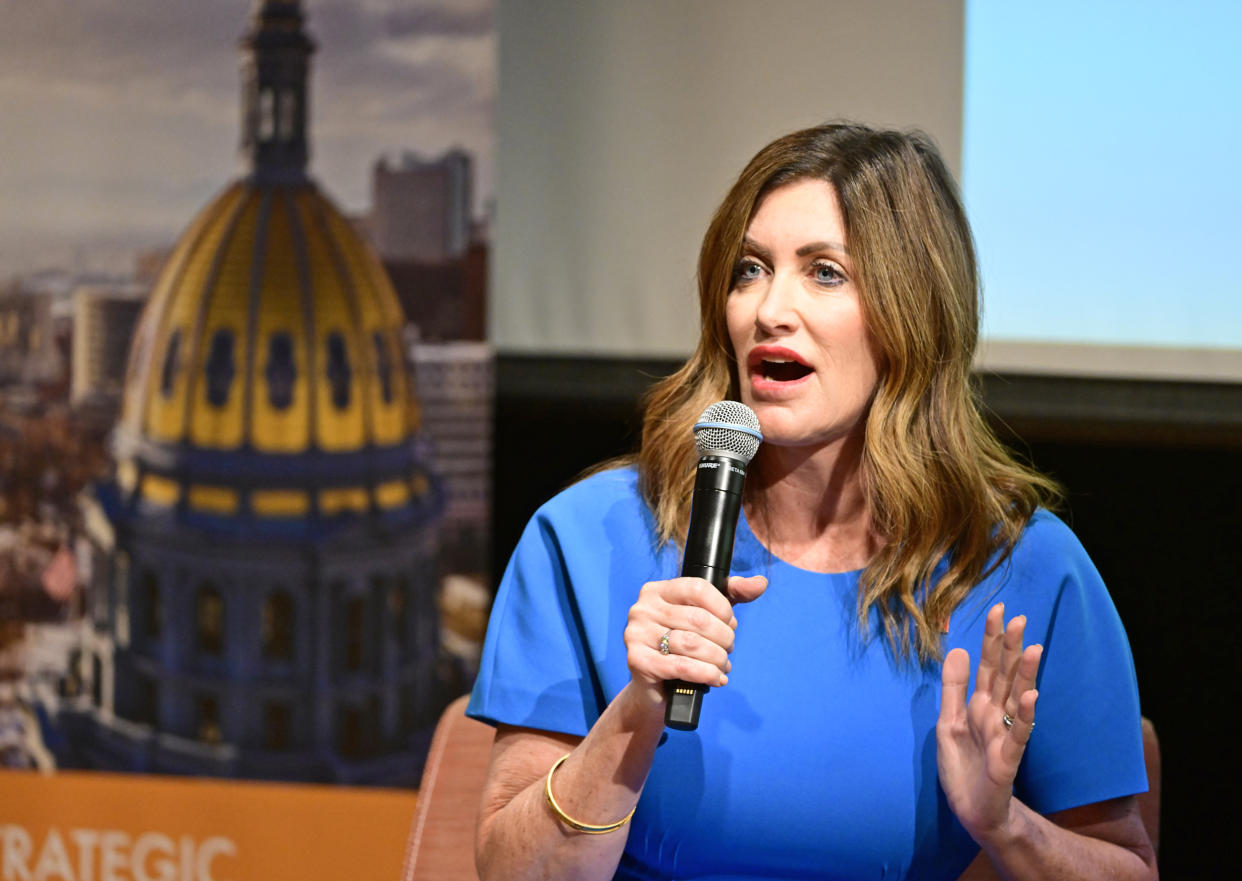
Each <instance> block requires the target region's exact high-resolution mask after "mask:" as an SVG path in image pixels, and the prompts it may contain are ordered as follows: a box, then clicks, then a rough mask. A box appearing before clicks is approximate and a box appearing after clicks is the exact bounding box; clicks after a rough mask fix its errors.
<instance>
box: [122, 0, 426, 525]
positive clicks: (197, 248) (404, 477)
mask: <svg viewBox="0 0 1242 881" xmlns="http://www.w3.org/2000/svg"><path fill="white" fill-rule="evenodd" d="M242 46H243V47H244V49H245V50H246V59H245V61H244V63H243V81H244V87H243V105H244V108H245V112H244V114H243V115H244V135H243V149H244V151H245V152H246V155H247V156H248V157H249V163H250V173H249V174H247V175H246V176H244V177H243V178H242V179H240V180H238V181H236V182H234V183H233V184H231V185H229V186H228V187H226V188H225V189H224V191H223V192H222V193H220V194H219V195H218V196H217V197H216V198H215V199H214V200H213V201H212V202H211V203H210V204H209V205H208V206H207V207H206V208H205V209H203V210H202V212H200V214H199V215H198V217H197V218H196V219H195V220H194V221H193V222H192V223H191V225H190V227H189V229H188V230H187V231H186V232H185V233H184V234H183V235H182V237H181V239H180V241H179V242H178V243H177V245H176V247H175V249H174V250H173V253H172V255H171V257H170V259H169V260H168V263H167V265H166V266H165V268H164V270H163V272H162V274H161V276H160V278H159V279H158V281H157V282H156V285H155V288H154V290H153V292H152V294H151V297H150V299H149V301H148V304H147V307H146V309H145V310H144V313H143V316H142V318H141V320H140V322H139V325H138V330H137V332H136V335H135V339H134V343H133V346H132V349H131V352H130V361H129V367H128V375H127V379H126V385H125V388H126V391H125V399H124V406H123V412H122V417H121V421H120V424H119V425H118V427H117V431H116V433H115V453H116V457H117V462H118V470H117V478H118V479H117V486H118V489H119V491H120V496H121V498H120V499H118V502H119V504H120V505H121V506H122V507H126V508H128V509H130V510H133V511H137V510H138V509H139V508H140V507H141V508H143V509H144V510H151V511H155V512H159V511H164V512H167V513H169V514H174V515H177V516H180V517H184V518H189V520H190V521H192V522H194V523H196V524H199V525H207V526H216V527H221V528H225V529H228V530H229V531H235V532H241V533H243V534H244V533H251V532H254V531H256V530H257V532H256V533H255V534H263V533H264V532H266V531H270V530H275V531H277V532H281V533H289V532H290V531H292V532H294V533H298V532H303V533H307V534H308V535H316V536H317V535H320V534H322V531H323V529H324V528H326V527H327V526H328V524H329V523H330V521H332V520H333V519H334V518H338V517H342V516H348V515H378V516H380V517H382V518H383V519H385V520H388V521H392V520H394V519H395V520H398V521H401V520H405V519H409V518H412V517H414V518H417V517H418V516H419V515H420V513H427V512H429V511H430V510H431V507H433V506H432V505H431V503H432V501H433V499H432V498H431V496H432V495H433V493H432V492H431V490H432V483H431V481H430V479H429V477H428V475H427V473H426V470H425V468H424V466H423V464H422V458H421V457H420V455H419V446H418V444H417V443H416V433H417V429H418V410H417V404H416V401H415V398H414V393H413V383H412V377H411V375H410V372H409V370H408V368H407V359H406V357H405V351H404V342H403V337H402V329H403V326H404V317H403V314H402V311H401V307H400V304H399V303H398V301H397V297H396V295H395V293H394V291H393V289H392V285H391V282H390V281H389V279H388V276H387V274H386V273H385V271H384V269H383V267H382V266H381V265H380V262H379V260H378V258H377V257H376V256H375V254H374V252H373V251H372V249H371V248H370V246H369V245H368V244H367V243H366V242H365V241H364V240H363V239H362V238H361V237H360V236H359V234H358V233H357V231H356V230H355V228H354V226H353V224H352V223H351V222H350V221H349V220H347V219H346V218H345V217H344V216H343V215H342V214H341V212H340V211H339V210H337V208H336V207H335V206H334V205H333V204H332V203H331V201H330V200H329V199H328V198H326V197H325V196H324V195H323V194H322V193H321V192H320V190H319V188H318V187H317V186H316V184H315V182H314V181H313V180H312V179H311V178H310V177H309V176H308V175H307V174H306V158H307V152H308V151H307V146H306V142H307V140H306V131H305V129H306V119H307V110H306V106H307V102H306V95H307V87H306V80H307V73H308V61H309V57H310V54H311V52H312V50H313V44H312V42H311V40H310V39H309V38H308V37H307V36H306V35H305V33H304V32H303V30H302V13H301V5H300V3H297V2H287V0H264V2H259V3H257V4H256V6H255V9H254V11H253V14H252V18H251V28H250V31H249V33H248V34H247V35H246V36H245V37H244V38H243V40H242ZM308 530H309V532H307V531H308Z"/></svg>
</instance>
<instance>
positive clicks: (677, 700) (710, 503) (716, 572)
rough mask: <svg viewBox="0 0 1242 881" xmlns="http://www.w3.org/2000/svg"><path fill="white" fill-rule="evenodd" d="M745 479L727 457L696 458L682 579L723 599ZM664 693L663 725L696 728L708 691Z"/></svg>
mask: <svg viewBox="0 0 1242 881" xmlns="http://www.w3.org/2000/svg"><path fill="white" fill-rule="evenodd" d="M745 480H746V467H745V465H744V464H743V463H741V462H740V461H738V460H737V459H734V458H733V457H731V456H722V455H715V454H709V455H705V456H703V457H702V458H700V459H699V465H698V470H697V472H696V475H695V480H694V496H693V497H692V499H691V503H690V529H689V531H688V533H687V534H686V553H685V558H684V559H683V561H682V566H681V574H682V575H683V576H692V577H696V578H703V579H706V580H707V581H709V582H711V583H712V584H713V585H715V587H716V589H717V590H719V591H720V592H721V593H722V594H725V595H726V596H727V595H728V584H729V564H730V563H731V562H732V561H733V538H734V535H735V534H736V532H737V518H738V514H739V513H741V510H742V485H743V483H744V482H745ZM666 688H667V690H668V705H667V707H666V708H665V711H664V723H665V724H666V725H668V727H669V728H676V729H678V730H679V731H693V730H694V729H696V728H698V727H699V713H700V712H701V710H702V709H703V695H705V694H707V691H708V686H706V685H699V684H697V683H691V682H682V681H681V680H679V679H673V680H669V682H668V683H667V685H666Z"/></svg>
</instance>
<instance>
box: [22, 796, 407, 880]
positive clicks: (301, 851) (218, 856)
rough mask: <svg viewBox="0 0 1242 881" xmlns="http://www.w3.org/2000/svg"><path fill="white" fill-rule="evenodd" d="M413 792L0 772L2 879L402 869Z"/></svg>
mask: <svg viewBox="0 0 1242 881" xmlns="http://www.w3.org/2000/svg"><path fill="white" fill-rule="evenodd" d="M416 801H417V795H416V793H414V792H409V791H404V790H384V789H359V788H351V787H339V786H319V785H308V784H292V785H284V784H272V783H254V782H248V781H234V780H227V781H225V780H214V779H211V780H208V779H195V778H169V777H156V776H146V775H137V774H132V775H131V774H103V773H81V772H60V773H56V774H50V775H40V774H36V773H32V772H23V771H0V879H3V881H284V879H289V881H319V879H322V881H340V879H342V878H360V879H361V878H365V879H381V881H386V879H393V881H395V879H397V878H399V877H400V872H401V863H402V859H403V857H404V852H405V842H406V837H407V836H408V834H409V829H410V822H411V820H412V819H413V816H414V805H415V802H416Z"/></svg>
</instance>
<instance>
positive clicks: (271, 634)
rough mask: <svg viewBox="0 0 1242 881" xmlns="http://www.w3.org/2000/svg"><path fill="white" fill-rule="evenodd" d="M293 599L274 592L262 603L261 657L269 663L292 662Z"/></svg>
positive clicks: (280, 592)
mask: <svg viewBox="0 0 1242 881" xmlns="http://www.w3.org/2000/svg"><path fill="white" fill-rule="evenodd" d="M293 619H294V616H293V597H292V595H290V594H289V592H288V591H285V590H276V591H273V592H272V593H270V594H268V595H267V599H266V600H264V601H263V621H262V638H263V657H265V658H267V659H268V660H269V661H292V660H293V634H294V627H293Z"/></svg>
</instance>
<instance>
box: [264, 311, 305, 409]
mask: <svg viewBox="0 0 1242 881" xmlns="http://www.w3.org/2000/svg"><path fill="white" fill-rule="evenodd" d="M263 375H264V377H265V378H266V379H267V399H268V401H269V402H271V405H272V406H273V407H275V408H276V409H277V410H284V409H285V408H286V407H288V406H289V405H290V404H292V403H293V385H294V383H295V382H297V378H298V368H297V364H295V363H294V360H293V337H292V336H291V335H290V334H288V333H287V332H285V331H283V330H282V331H277V332H276V333H274V334H272V335H271V336H270V337H268V340H267V366H266V367H264V368H263Z"/></svg>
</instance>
